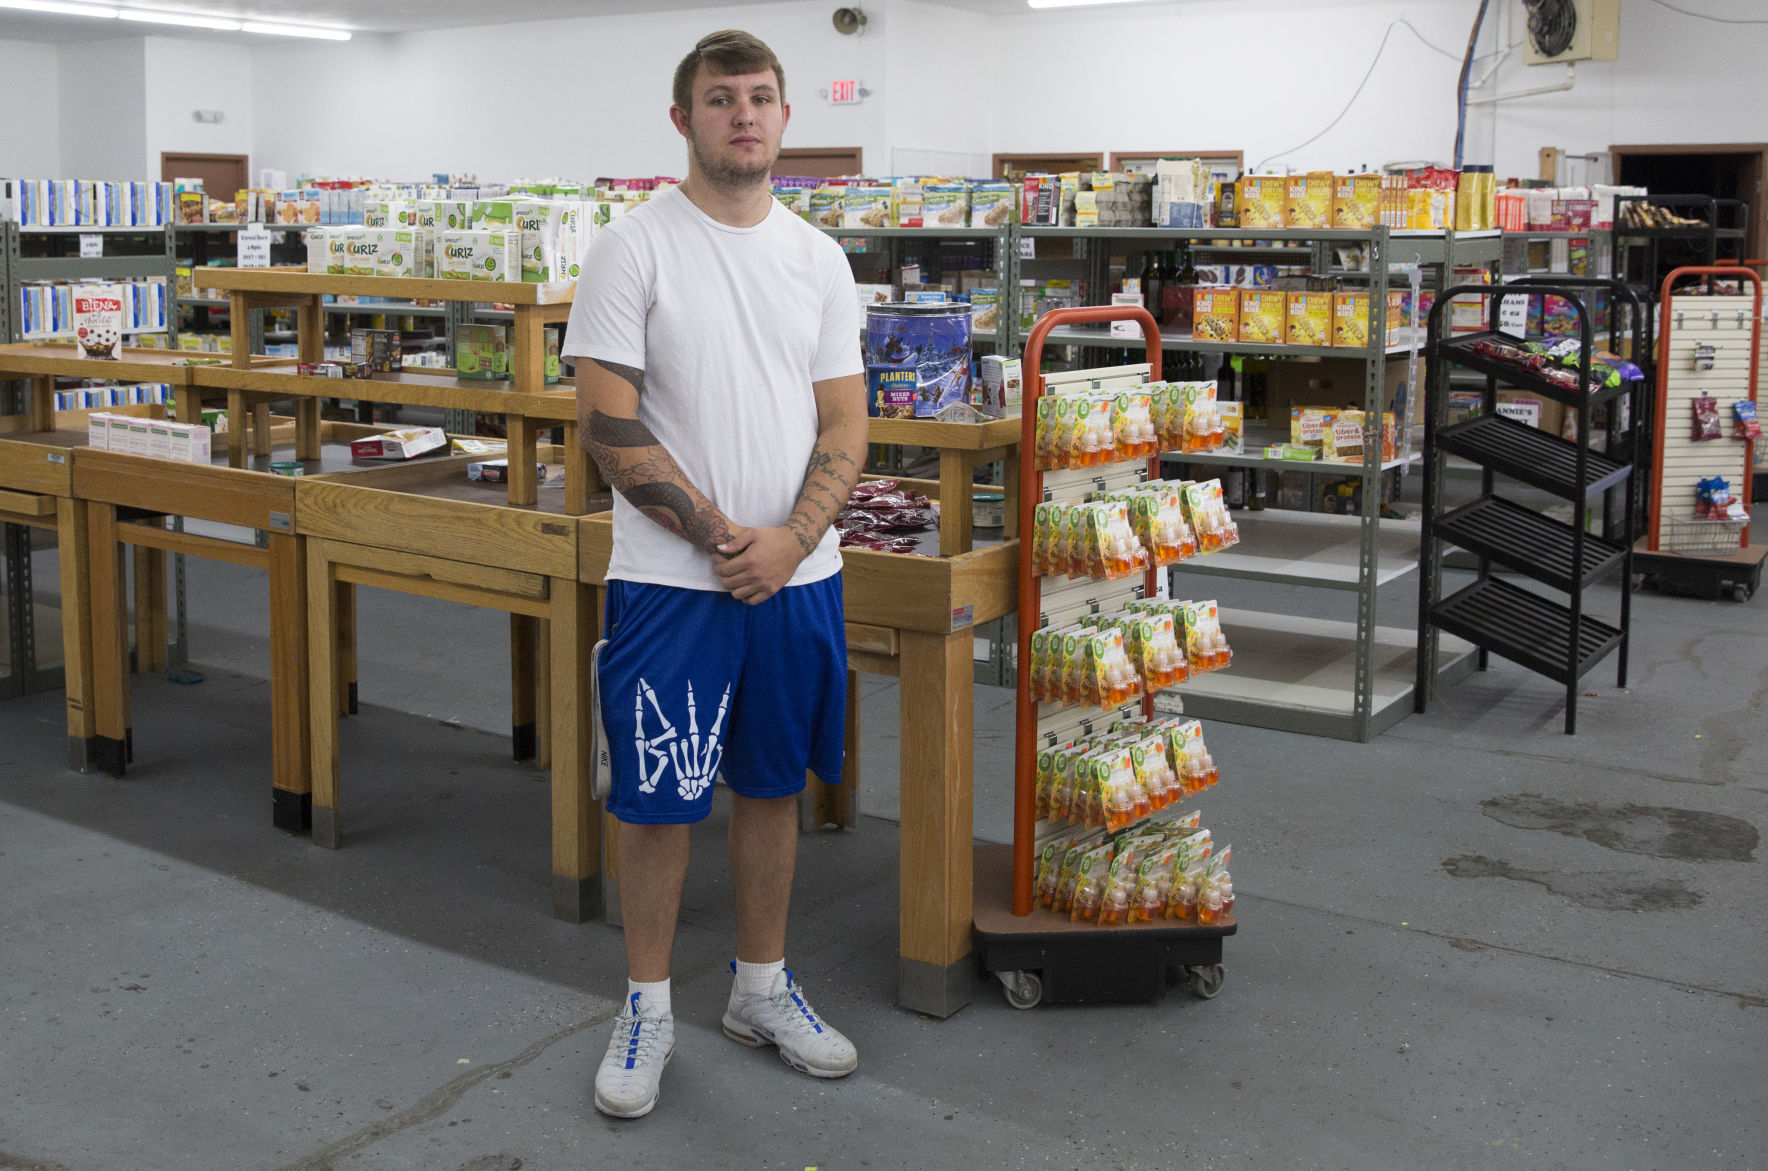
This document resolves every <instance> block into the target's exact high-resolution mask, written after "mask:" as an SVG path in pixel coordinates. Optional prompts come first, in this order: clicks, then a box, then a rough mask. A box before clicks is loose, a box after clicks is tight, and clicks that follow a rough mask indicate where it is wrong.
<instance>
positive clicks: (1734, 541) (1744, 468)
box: [1633, 266, 1768, 602]
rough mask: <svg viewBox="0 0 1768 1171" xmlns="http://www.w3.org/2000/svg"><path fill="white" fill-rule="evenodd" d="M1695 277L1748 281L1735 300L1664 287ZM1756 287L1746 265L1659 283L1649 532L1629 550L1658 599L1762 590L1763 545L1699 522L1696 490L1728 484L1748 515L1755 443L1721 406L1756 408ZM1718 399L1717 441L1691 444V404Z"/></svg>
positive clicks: (1741, 528)
mask: <svg viewBox="0 0 1768 1171" xmlns="http://www.w3.org/2000/svg"><path fill="white" fill-rule="evenodd" d="M1696 277H1706V278H1712V277H1718V278H1720V279H1725V280H1737V281H1738V282H1740V286H1741V283H1742V282H1744V281H1748V282H1749V285H1750V286H1753V292H1749V293H1744V294H1742V295H1739V296H1690V295H1688V294H1687V293H1683V294H1681V295H1678V294H1677V293H1676V292H1675V290H1674V288H1673V286H1675V285H1676V284H1678V283H1681V282H1683V281H1687V280H1689V279H1692V278H1696ZM1761 330H1762V281H1761V278H1760V277H1758V276H1757V275H1756V274H1755V273H1754V272H1753V271H1751V270H1750V269H1747V268H1735V267H1729V266H1717V267H1708V266H1701V267H1690V268H1678V269H1676V270H1675V271H1673V272H1671V273H1670V274H1669V275H1668V276H1666V277H1665V278H1664V284H1663V291H1662V294H1661V297H1660V308H1659V328H1658V336H1659V339H1660V344H1661V346H1662V349H1661V351H1660V354H1659V360H1658V363H1657V404H1656V421H1655V425H1654V427H1653V435H1654V437H1655V439H1656V448H1657V450H1656V453H1655V455H1656V458H1655V459H1654V460H1653V464H1652V493H1651V514H1650V526H1649V529H1648V531H1647V533H1646V535H1645V536H1644V537H1643V538H1641V539H1640V541H1639V543H1638V545H1637V546H1636V547H1635V549H1634V553H1633V570H1634V572H1635V573H1637V574H1638V575H1639V576H1640V578H1641V583H1642V584H1643V585H1645V586H1646V587H1648V588H1652V589H1656V590H1657V591H1658V592H1660V593H1666V594H1680V595H1686V596H1693V597H1701V598H1714V599H1716V598H1720V597H1724V596H1725V595H1727V594H1729V595H1730V596H1731V597H1733V598H1735V599H1736V600H1737V601H1739V602H1745V601H1748V600H1749V599H1750V597H1751V596H1752V595H1753V594H1754V593H1755V592H1756V590H1757V588H1758V587H1760V586H1761V584H1762V562H1763V560H1764V559H1765V558H1768V546H1763V545H1757V546H1753V547H1752V546H1751V544H1750V521H1749V518H1748V517H1747V516H1746V517H1745V518H1743V519H1741V520H1725V519H1714V518H1708V517H1702V516H1699V515H1697V514H1696V511H1695V486H1696V484H1697V483H1698V482H1699V481H1700V480H1702V479H1705V478H1707V477H1710V476H1722V477H1725V478H1726V479H1728V480H1730V481H1731V490H1732V492H1733V493H1734V494H1735V495H1736V497H1737V498H1738V499H1739V500H1741V501H1742V502H1743V505H1744V508H1745V509H1746V510H1747V509H1749V508H1750V506H1751V497H1752V493H1753V481H1754V475H1753V473H1754V471H1755V449H1756V445H1755V443H1754V441H1752V440H1749V439H1736V438H1733V436H1732V423H1731V419H1730V414H1731V411H1730V405H1731V404H1732V403H1733V402H1737V401H1739V400H1748V401H1750V402H1756V401H1757V393H1756V379H1757V370H1758V365H1759V362H1760V354H1761ZM1702 396H1705V397H1710V398H1713V399H1715V400H1717V406H1718V410H1719V415H1720V419H1719V426H1720V432H1721V435H1722V438H1720V439H1716V440H1705V441H1697V440H1695V439H1694V438H1693V434H1694V427H1693V422H1694V420H1693V410H1694V403H1695V400H1696V399H1697V398H1699V397H1702Z"/></svg>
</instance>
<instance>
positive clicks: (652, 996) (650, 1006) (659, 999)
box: [626, 980, 669, 1016]
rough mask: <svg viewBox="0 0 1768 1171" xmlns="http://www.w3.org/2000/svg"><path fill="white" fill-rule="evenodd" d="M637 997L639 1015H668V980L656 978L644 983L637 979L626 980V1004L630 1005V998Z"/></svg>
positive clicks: (629, 1006)
mask: <svg viewBox="0 0 1768 1171" xmlns="http://www.w3.org/2000/svg"><path fill="white" fill-rule="evenodd" d="M634 995H636V996H637V997H638V1013H639V1015H640V1016H668V1015H669V981H668V980H658V981H656V982H655V983H652V984H645V983H642V982H640V981H638V980H628V981H627V982H626V1005H627V1007H628V1008H631V1007H632V998H633V996H634Z"/></svg>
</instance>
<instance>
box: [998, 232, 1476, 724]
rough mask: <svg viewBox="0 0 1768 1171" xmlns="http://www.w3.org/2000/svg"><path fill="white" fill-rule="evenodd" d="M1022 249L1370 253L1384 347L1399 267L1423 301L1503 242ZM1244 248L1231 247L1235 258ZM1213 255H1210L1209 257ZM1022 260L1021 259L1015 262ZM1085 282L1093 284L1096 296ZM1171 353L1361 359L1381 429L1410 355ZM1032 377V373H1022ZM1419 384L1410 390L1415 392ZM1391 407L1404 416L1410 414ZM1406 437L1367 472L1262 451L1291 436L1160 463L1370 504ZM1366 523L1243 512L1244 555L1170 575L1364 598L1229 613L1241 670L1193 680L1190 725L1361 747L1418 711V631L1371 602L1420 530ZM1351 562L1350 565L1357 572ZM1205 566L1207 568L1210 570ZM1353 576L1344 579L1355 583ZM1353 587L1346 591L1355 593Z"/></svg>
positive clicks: (1445, 665)
mask: <svg viewBox="0 0 1768 1171" xmlns="http://www.w3.org/2000/svg"><path fill="white" fill-rule="evenodd" d="M1020 231H1022V232H1023V233H1024V235H1025V236H1027V237H1030V238H1033V239H1039V238H1050V239H1069V240H1074V241H1076V243H1077V245H1081V244H1085V245H1092V244H1101V245H1116V244H1124V245H1127V246H1130V247H1134V246H1136V245H1137V244H1141V245H1143V246H1145V247H1158V246H1160V245H1162V244H1167V243H1174V244H1176V243H1180V242H1185V241H1218V242H1222V244H1223V245H1224V246H1223V247H1222V248H1221V249H1220V252H1219V254H1224V255H1225V254H1229V253H1233V254H1239V253H1241V252H1243V251H1244V252H1247V253H1250V254H1257V253H1259V252H1264V251H1269V249H1267V248H1266V247H1265V246H1264V245H1263V244H1262V243H1260V242H1264V241H1273V240H1274V241H1279V242H1281V243H1282V246H1283V247H1284V248H1286V249H1288V250H1292V251H1294V252H1295V253H1296V254H1297V255H1298V259H1301V260H1308V259H1310V258H1311V264H1312V266H1313V267H1314V271H1316V272H1325V271H1327V269H1328V268H1329V267H1330V266H1331V265H1332V261H1333V251H1334V249H1335V248H1337V247H1341V246H1343V247H1359V248H1363V249H1365V250H1366V256H1367V259H1368V269H1367V271H1360V272H1357V273H1354V274H1349V275H1352V276H1355V277H1356V278H1358V279H1359V280H1360V281H1363V282H1367V283H1366V285H1364V286H1363V287H1366V288H1367V289H1368V290H1369V292H1370V294H1371V295H1370V321H1369V336H1370V338H1371V339H1380V340H1381V342H1382V343H1385V340H1386V336H1387V317H1386V312H1387V297H1386V294H1387V292H1388V290H1389V288H1390V287H1391V286H1390V283H1389V282H1390V280H1391V278H1392V276H1393V273H1394V270H1395V269H1396V268H1400V269H1402V270H1403V269H1404V268H1406V267H1410V266H1416V267H1418V268H1420V269H1427V270H1430V271H1431V276H1430V279H1429V280H1428V281H1421V285H1420V287H1421V289H1424V290H1428V291H1434V292H1436V293H1438V294H1439V297H1440V294H1441V292H1442V290H1443V288H1444V287H1445V285H1444V282H1445V281H1446V279H1447V274H1448V273H1449V272H1450V271H1451V270H1452V269H1454V268H1455V267H1457V266H1460V267H1471V266H1480V265H1489V264H1492V263H1494V262H1495V261H1496V260H1497V258H1498V254H1499V250H1500V247H1501V233H1498V232H1477V233H1453V232H1449V233H1442V232H1438V233H1428V232H1410V231H1406V232H1396V231H1391V230H1389V229H1387V228H1385V227H1379V226H1377V227H1375V228H1372V229H1370V230H1369V231H1294V230H1279V229H1267V228H1249V229H1241V230H1228V229H1220V228H1199V229H1183V230H1179V229H1168V228H1054V227H1038V226H1031V225H1026V226H1022V227H1021V228H1020ZM1234 244H1246V245H1249V247H1246V248H1235V247H1231V246H1230V245H1234ZM1212 247H1214V245H1212ZM1014 251H1015V254H1016V253H1017V249H1015V250H1014ZM1111 251H1112V249H1111V248H1110V247H1098V248H1091V249H1090V251H1089V252H1088V254H1087V256H1086V259H1087V261H1088V262H1089V263H1090V264H1091V265H1092V266H1093V272H1092V276H1091V277H1090V278H1089V282H1090V287H1094V288H1104V287H1105V285H1104V283H1103V282H1104V277H1105V266H1106V264H1107V263H1108V261H1109V257H1110V253H1111ZM1091 282H1098V283H1096V284H1092V283H1091ZM1048 337H1049V341H1050V342H1051V344H1070V345H1083V346H1089V347H1095V348H1097V349H1098V350H1100V351H1101V352H1106V351H1109V350H1114V349H1116V350H1121V349H1123V348H1127V347H1134V346H1141V345H1142V344H1143V343H1142V341H1141V340H1140V339H1135V338H1112V337H1109V336H1107V333H1106V331H1105V330H1103V329H1100V328H1098V327H1093V328H1090V329H1089V328H1074V327H1068V328H1056V329H1053V330H1051V331H1050V333H1049V335H1048ZM1160 345H1161V349H1162V350H1163V351H1167V352H1172V351H1175V350H1176V351H1181V352H1193V353H1209V354H1222V353H1231V354H1241V355H1262V356H1267V357H1270V358H1273V359H1303V360H1306V359H1327V358H1337V359H1346V358H1349V359H1353V360H1360V361H1361V362H1362V363H1363V395H1362V403H1361V406H1362V408H1363V410H1364V411H1366V412H1372V413H1374V414H1375V415H1377V416H1379V415H1380V413H1381V412H1382V411H1383V410H1384V409H1385V406H1386V403H1385V398H1386V377H1387V370H1388V367H1387V363H1388V362H1390V361H1398V360H1405V359H1407V358H1409V357H1410V356H1411V355H1412V354H1413V353H1414V351H1415V348H1416V347H1415V346H1414V344H1412V343H1411V342H1408V343H1407V344H1404V345H1395V346H1391V347H1389V346H1386V345H1385V344H1372V345H1371V346H1370V347H1368V348H1367V349H1350V348H1347V347H1321V346H1271V345H1248V344H1243V343H1238V342H1232V343H1230V342H1212V341H1200V340H1196V339H1193V338H1174V337H1166V336H1163V337H1162V338H1161V340H1160ZM1028 376H1029V372H1028ZM1412 381H1415V379H1413V380H1412ZM1407 393H1408V396H1409V398H1408V405H1407V406H1406V407H1404V408H1403V409H1402V408H1400V405H1399V404H1396V413H1398V414H1400V415H1402V416H1406V415H1409V414H1410V413H1411V412H1410V406H1409V403H1410V396H1416V394H1417V393H1418V391H1417V389H1415V388H1413V387H1411V386H1408V392H1407ZM1409 430H1410V428H1406V429H1404V430H1402V432H1401V434H1400V436H1399V438H1400V446H1401V451H1400V452H1399V457H1398V458H1396V459H1393V460H1388V461H1385V462H1383V461H1381V459H1380V455H1381V452H1380V447H1379V445H1371V446H1369V447H1368V448H1367V449H1366V451H1365V455H1364V459H1363V461H1362V462H1361V463H1327V462H1323V461H1319V460H1315V461H1312V462H1298V461H1294V460H1282V459H1274V458H1269V457H1267V456H1265V454H1264V449H1265V447H1266V445H1267V444H1272V443H1284V442H1287V441H1288V439H1289V433H1288V430H1287V428H1278V427H1275V426H1267V428H1265V429H1256V428H1253V427H1251V426H1250V425H1249V426H1248V429H1247V432H1246V435H1245V445H1244V453H1243V454H1240V455H1232V454H1222V453H1205V454H1186V455H1181V454H1179V453H1167V456H1166V458H1168V459H1171V460H1176V461H1178V462H1180V463H1185V464H1195V465H1200V466H1206V467H1221V468H1242V469H1247V470H1250V471H1261V472H1265V473H1271V472H1291V473H1298V474H1303V475H1307V476H1311V477H1319V476H1345V477H1356V478H1358V479H1359V481H1360V483H1361V490H1362V498H1363V499H1364V500H1365V501H1370V502H1374V501H1377V500H1379V497H1380V484H1381V478H1382V477H1383V476H1384V475H1387V474H1392V473H1395V472H1397V471H1399V470H1400V469H1403V468H1405V467H1406V466H1407V465H1408V464H1410V463H1413V462H1416V460H1417V458H1418V457H1417V456H1416V455H1415V454H1414V453H1413V451H1412V447H1411V442H1410V435H1409V434H1408V432H1409ZM1362 511H1363V515H1361V516H1354V517H1347V516H1339V515H1329V514H1322V513H1299V512H1290V511H1283V510H1275V509H1265V510H1263V511H1248V510H1244V509H1242V510H1240V511H1238V512H1237V513H1236V514H1235V516H1236V519H1237V521H1238V522H1239V523H1240V524H1241V526H1242V529H1243V531H1244V532H1245V534H1246V536H1247V540H1246V542H1245V545H1244V548H1238V547H1237V548H1235V549H1230V550H1228V551H1227V552H1226V553H1223V554H1217V555H1215V556H1212V557H1210V558H1203V559H1200V560H1198V561H1192V562H1187V563H1185V564H1183V565H1181V566H1178V567H1175V570H1174V572H1175V576H1177V575H1179V574H1182V573H1187V572H1199V573H1208V574H1213V575H1216V576H1222V577H1243V578H1246V579H1250V580H1258V581H1270V582H1277V583H1281V584H1286V585H1292V586H1299V587H1303V588H1310V589H1312V588H1316V587H1321V588H1326V589H1329V590H1333V591H1336V592H1340V593H1343V592H1353V593H1354V594H1355V595H1356V599H1357V607H1356V616H1355V619H1354V620H1353V621H1344V620H1332V619H1321V618H1304V617H1297V616H1295V615H1290V614H1280V613H1260V612H1253V611H1245V610H1224V611H1223V623H1224V625H1225V626H1228V627H1231V628H1232V629H1233V630H1234V632H1235V636H1236V643H1235V646H1236V659H1235V669H1234V670H1233V671H1231V672H1214V673H1210V674H1207V675H1205V676H1203V677H1202V678H1201V679H1198V680H1194V681H1193V682H1192V684H1191V685H1189V686H1188V687H1187V689H1186V693H1185V707H1186V710H1187V712H1188V713H1189V714H1190V715H1193V716H1197V717H1200V718H1203V719H1210V720H1222V721H1227V722H1230V723H1238V724H1247V725H1252V726H1255V727H1264V728H1277V729H1281V730H1284V731H1292V732H1301V733H1304V734H1307V735H1316V736H1329V737H1334V738H1338V739H1346V740H1355V741H1367V740H1368V739H1370V738H1371V737H1373V736H1375V735H1377V734H1379V733H1380V732H1382V731H1384V730H1385V729H1387V728H1388V727H1391V726H1392V725H1393V724H1395V723H1397V722H1399V720H1401V719H1402V718H1404V716H1405V714H1406V713H1407V712H1408V711H1410V710H1411V708H1410V705H1409V704H1408V700H1409V698H1410V696H1411V692H1412V688H1413V681H1414V677H1415V675H1416V671H1415V659H1416V649H1417V634H1416V632H1415V631H1414V630H1413V629H1412V628H1411V627H1410V626H1405V627H1383V626H1380V625H1378V622H1377V607H1376V591H1377V589H1378V588H1379V587H1380V586H1381V585H1384V584H1387V583H1388V582H1391V581H1393V580H1396V579H1397V578H1400V577H1403V576H1404V575H1405V574H1406V573H1409V572H1411V571H1412V570H1414V569H1416V568H1417V564H1418V563H1417V556H1416V554H1417V540H1418V534H1419V529H1418V525H1417V522H1415V521H1400V520H1392V519H1385V518H1382V517H1381V516H1380V509H1379V507H1367V508H1364V509H1363V510H1362ZM1353 553H1354V560H1352V559H1351V556H1352V554H1353ZM1205 563H1208V567H1207V568H1203V566H1204V565H1205ZM1353 570H1354V572H1350V571H1353ZM1347 579H1348V580H1347ZM1447 650H1448V651H1449V652H1450V653H1449V654H1447V655H1445V656H1444V659H1443V662H1442V667H1441V670H1442V677H1443V679H1444V680H1450V679H1455V678H1459V677H1461V676H1462V675H1464V674H1465V673H1466V672H1468V671H1470V670H1471V669H1472V666H1473V662H1472V648H1471V647H1470V646H1465V645H1463V644H1459V643H1453V644H1449V646H1448V647H1447Z"/></svg>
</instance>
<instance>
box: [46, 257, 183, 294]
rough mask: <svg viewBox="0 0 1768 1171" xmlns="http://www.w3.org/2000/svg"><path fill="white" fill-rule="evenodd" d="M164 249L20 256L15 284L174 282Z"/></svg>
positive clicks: (169, 283) (168, 283)
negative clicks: (144, 252)
mask: <svg viewBox="0 0 1768 1171" xmlns="http://www.w3.org/2000/svg"><path fill="white" fill-rule="evenodd" d="M171 267H172V266H171V263H170V262H169V261H168V260H167V259H166V254H165V253H163V252H156V253H149V254H148V255H145V256H85V257H81V256H21V257H18V258H17V259H15V260H13V261H12V264H11V269H12V280H13V283H14V285H19V284H27V283H29V282H31V281H99V280H105V281H117V280H147V279H152V278H154V277H159V278H161V279H162V280H165V281H166V283H167V285H168V286H170V285H171V279H170V278H171Z"/></svg>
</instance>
